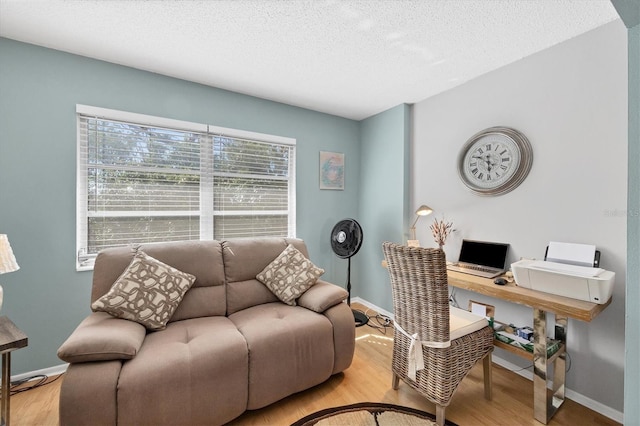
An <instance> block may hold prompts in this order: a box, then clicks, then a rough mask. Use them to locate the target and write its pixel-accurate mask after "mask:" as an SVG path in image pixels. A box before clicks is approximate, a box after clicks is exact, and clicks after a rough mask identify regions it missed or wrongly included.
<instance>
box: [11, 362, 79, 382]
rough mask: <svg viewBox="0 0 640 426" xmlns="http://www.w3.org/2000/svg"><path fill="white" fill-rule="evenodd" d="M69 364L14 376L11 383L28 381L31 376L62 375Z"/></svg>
mask: <svg viewBox="0 0 640 426" xmlns="http://www.w3.org/2000/svg"><path fill="white" fill-rule="evenodd" d="M68 366H69V364H60V365H56V366H54V367H49V368H43V369H42V370H36V371H29V372H27V373H23V374H16V375H15V376H11V381H12V382H16V381H18V380H24V379H28V378H30V377H33V376H57V375H58V374H62V373H64V372H65V371H67V367H68Z"/></svg>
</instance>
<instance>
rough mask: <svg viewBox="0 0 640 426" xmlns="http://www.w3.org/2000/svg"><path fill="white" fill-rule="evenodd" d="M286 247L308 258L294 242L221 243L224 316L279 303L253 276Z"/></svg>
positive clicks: (301, 245)
mask: <svg viewBox="0 0 640 426" xmlns="http://www.w3.org/2000/svg"><path fill="white" fill-rule="evenodd" d="M289 244H292V245H293V246H294V247H295V248H297V249H298V250H299V251H300V252H301V253H302V254H304V255H305V256H306V257H307V258H308V257H309V255H308V252H307V247H306V245H305V243H304V241H302V240H300V239H296V238H276V237H265V238H236V239H230V240H226V241H223V242H222V256H223V259H224V271H225V274H226V277H227V285H226V290H227V295H226V300H227V315H230V314H232V313H234V312H238V311H241V310H242V309H246V308H249V307H251V306H256V305H260V304H263V303H270V302H274V301H277V300H278V298H277V297H275V296H274V294H273V293H272V292H271V291H270V290H269V289H268V288H267V287H265V285H264V284H262V283H261V282H260V281H258V280H257V279H256V275H258V274H259V273H260V271H262V270H263V269H264V268H265V267H266V266H267V265H268V264H269V263H271V262H272V261H273V259H275V258H276V257H278V255H279V254H280V253H282V251H283V250H284V249H285V248H287V246H288V245H289Z"/></svg>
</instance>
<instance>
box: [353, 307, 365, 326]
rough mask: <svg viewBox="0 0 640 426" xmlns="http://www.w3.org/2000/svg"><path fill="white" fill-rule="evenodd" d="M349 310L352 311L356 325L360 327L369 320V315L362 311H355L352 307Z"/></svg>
mask: <svg viewBox="0 0 640 426" xmlns="http://www.w3.org/2000/svg"><path fill="white" fill-rule="evenodd" d="M351 312H353V318H354V319H355V321H356V327H362V326H363V325H365V324H366V323H368V322H369V317H368V316H367V315H366V314H365V313H364V312H361V311H357V310H355V309H352V310H351Z"/></svg>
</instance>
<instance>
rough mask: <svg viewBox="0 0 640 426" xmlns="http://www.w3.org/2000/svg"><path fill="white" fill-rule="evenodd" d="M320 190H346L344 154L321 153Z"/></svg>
mask: <svg viewBox="0 0 640 426" xmlns="http://www.w3.org/2000/svg"><path fill="white" fill-rule="evenodd" d="M320 189H337V190H344V154H343V153H341V152H329V151H320Z"/></svg>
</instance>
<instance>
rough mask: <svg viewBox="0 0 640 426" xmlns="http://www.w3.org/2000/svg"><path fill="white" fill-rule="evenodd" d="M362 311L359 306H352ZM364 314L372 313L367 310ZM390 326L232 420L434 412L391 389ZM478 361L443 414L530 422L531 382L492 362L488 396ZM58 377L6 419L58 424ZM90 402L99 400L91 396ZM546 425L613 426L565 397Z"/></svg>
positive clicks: (367, 333) (21, 399)
mask: <svg viewBox="0 0 640 426" xmlns="http://www.w3.org/2000/svg"><path fill="white" fill-rule="evenodd" d="M353 306H354V307H355V308H360V309H363V310H366V308H365V307H364V306H358V305H357V304H354V305H353ZM368 314H375V313H374V312H371V311H369V312H368ZM392 336H393V330H392V329H391V328H388V329H387V330H386V335H385V334H382V333H381V332H380V331H379V330H377V329H374V328H371V327H369V326H364V327H358V328H357V343H356V352H355V356H354V359H353V364H352V365H351V367H349V368H348V369H347V370H346V371H345V372H344V373H341V374H338V375H336V376H333V377H331V378H330V379H329V380H328V381H326V382H325V383H323V384H321V385H319V386H316V387H314V388H313V389H309V390H307V391H304V392H301V393H298V394H296V395H292V396H290V397H288V398H285V399H284V400H282V401H279V402H277V403H275V404H272V405H270V406H268V407H266V408H263V409H261V410H257V411H249V412H246V413H245V414H243V415H242V416H240V417H239V418H238V419H236V420H235V421H233V422H232V423H231V424H232V425H240V426H244V425H289V424H291V423H292V422H294V421H296V420H298V419H299V418H301V417H304V416H306V415H308V414H310V413H313V412H315V411H318V410H321V409H324V408H329V407H335V406H339V405H347V404H353V403H356V402H365V401H372V402H385V403H391V404H399V405H404V406H408V407H413V408H417V409H420V410H424V411H428V412H431V413H434V412H435V408H434V406H433V404H431V403H430V402H428V401H427V400H426V399H424V398H422V397H421V396H420V395H418V394H417V393H416V392H415V391H413V390H412V389H410V388H409V387H408V386H406V385H404V384H403V383H402V382H401V383H400V389H398V390H397V391H394V390H393V389H392V388H391V369H390V366H391V352H392ZM482 377H483V376H482V363H479V364H478V365H477V366H476V367H475V368H474V369H473V370H472V371H471V373H470V374H469V375H468V376H467V377H466V378H465V379H464V380H463V381H462V384H461V385H460V387H459V388H458V390H457V391H456V393H455V394H454V397H453V400H452V402H451V405H449V407H448V408H447V410H446V415H447V419H448V420H450V421H452V422H455V423H457V424H458V425H460V426H466V425H473V426H476V425H492V426H493V425H509V426H511V425H532V426H540V425H541V423H538V422H537V421H536V420H534V419H533V386H532V383H531V381H529V380H527V379H525V378H523V377H521V376H519V375H518V374H516V373H514V372H511V371H508V370H506V369H504V368H502V367H500V366H498V365H495V364H494V368H493V400H492V401H487V400H485V399H484V396H483V395H484V394H483V379H482ZM62 380H64V376H63V377H62V378H61V379H60V380H57V381H55V382H53V383H51V384H49V385H46V386H43V387H40V388H37V389H33V390H30V391H28V392H23V393H19V394H17V395H14V396H13V397H12V398H11V424H12V425H14V426H21V425H29V426H31V425H58V396H59V393H60V384H61V383H62ZM96 404H99V402H98V401H96ZM549 424H550V425H567V426H569V425H571V426H573V425H617V424H618V423H616V422H614V421H612V420H611V419H609V418H607V417H604V416H602V415H600V414H598V413H596V412H594V411H592V410H589V409H588V408H586V407H584V406H582V405H579V404H577V403H575V402H573V401H571V400H566V401H565V403H564V405H563V406H562V407H561V408H560V410H559V411H558V413H557V414H556V415H555V416H554V417H553V418H552V420H551V422H550V423H549Z"/></svg>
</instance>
